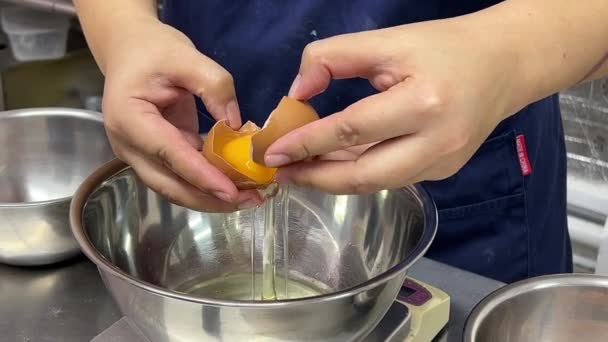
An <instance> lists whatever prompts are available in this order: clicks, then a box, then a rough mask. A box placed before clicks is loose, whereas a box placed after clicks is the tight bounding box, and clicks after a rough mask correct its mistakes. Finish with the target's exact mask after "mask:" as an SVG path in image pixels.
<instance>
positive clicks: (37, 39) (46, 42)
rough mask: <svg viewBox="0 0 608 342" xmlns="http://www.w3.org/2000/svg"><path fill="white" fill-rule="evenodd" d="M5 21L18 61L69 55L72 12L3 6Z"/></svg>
mask: <svg viewBox="0 0 608 342" xmlns="http://www.w3.org/2000/svg"><path fill="white" fill-rule="evenodd" d="M1 21H2V30H3V31H4V32H5V33H6V34H7V36H8V38H9V42H10V45H11V48H12V51H13V55H14V56H15V59H17V60H18V61H22V62H24V61H33V60H44V59H56V58H61V57H63V56H64V55H65V51H66V43H67V35H68V29H69V26H70V18H69V17H68V16H65V15H61V14H56V13H49V12H42V11H37V10H31V9H27V8H22V7H6V8H3V9H2V15H1Z"/></svg>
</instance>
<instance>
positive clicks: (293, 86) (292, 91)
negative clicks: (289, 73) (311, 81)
mask: <svg viewBox="0 0 608 342" xmlns="http://www.w3.org/2000/svg"><path fill="white" fill-rule="evenodd" d="M301 79H302V76H300V74H298V75H297V76H296V78H295V79H294V80H293V83H292V84H291V88H289V94H288V95H287V96H289V97H294V94H295V93H296V92H297V91H298V87H300V81H301Z"/></svg>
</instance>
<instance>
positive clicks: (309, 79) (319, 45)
mask: <svg viewBox="0 0 608 342" xmlns="http://www.w3.org/2000/svg"><path fill="white" fill-rule="evenodd" d="M380 34H381V32H377V33H375V34H371V33H369V32H364V33H352V34H344V35H339V36H335V37H331V38H327V39H323V40H318V41H315V42H313V43H310V44H308V45H307V46H306V48H305V49H304V51H303V53H302V61H301V63H300V71H299V73H298V76H297V77H296V79H295V80H294V83H293V84H292V86H291V89H290V91H289V96H291V97H294V98H297V99H300V100H307V99H309V98H311V97H313V96H315V95H317V94H319V93H321V92H323V91H324V90H325V89H327V87H328V86H329V83H330V81H331V80H332V79H343V78H353V77H363V78H367V79H369V80H370V81H371V83H372V84H373V85H374V86H375V87H376V88H378V89H380V90H386V89H388V88H390V87H391V86H392V85H395V84H397V83H399V82H400V81H402V80H403V79H405V75H404V74H403V73H402V72H400V71H397V69H396V68H393V67H391V63H390V61H391V57H390V56H389V55H387V54H383V53H379V51H381V50H383V49H384V48H385V43H386V42H385V41H384V40H383V39H381V35H380ZM362 41H364V42H365V49H362V48H361V42H362Z"/></svg>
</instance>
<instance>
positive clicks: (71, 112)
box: [0, 108, 114, 265]
mask: <svg viewBox="0 0 608 342" xmlns="http://www.w3.org/2000/svg"><path fill="white" fill-rule="evenodd" d="M0 146H1V147H0V262H3V263H8V264H13V265H42V264H50V263H54V262H57V261H61V260H64V259H67V258H69V257H71V256H74V255H76V254H77V253H79V251H80V249H79V247H78V244H77V243H76V240H74V238H73V236H72V233H71V232H70V224H69V220H68V218H69V205H70V199H71V196H72V195H73V193H74V191H76V189H77V188H78V186H79V185H80V183H81V182H82V181H83V180H84V179H85V178H86V177H87V176H88V175H89V174H91V172H93V171H94V170H95V169H96V168H98V167H99V166H100V165H102V164H103V163H105V162H107V161H109V160H111V159H112V158H114V156H113V153H112V149H111V148H110V145H109V143H108V141H107V139H106V135H105V131H104V128H103V122H102V118H101V114H99V113H96V112H89V111H83V110H77V109H63V108H40V109H23V110H13V111H6V112H0Z"/></svg>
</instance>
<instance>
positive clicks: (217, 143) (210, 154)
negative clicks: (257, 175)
mask: <svg viewBox="0 0 608 342" xmlns="http://www.w3.org/2000/svg"><path fill="white" fill-rule="evenodd" d="M259 130H260V128H259V127H258V126H257V125H256V124H254V123H253V122H251V121H247V122H246V123H245V124H244V125H243V126H241V128H240V129H239V130H238V131H235V130H233V129H232V128H230V126H228V123H227V122H226V120H221V121H218V122H217V123H216V124H215V125H213V127H211V130H209V133H208V134H207V137H206V139H205V140H204V142H203V156H204V157H205V158H207V160H208V161H209V162H210V163H211V164H212V165H214V166H215V167H217V168H218V169H219V170H220V171H222V172H223V173H224V174H225V175H226V176H228V178H230V179H231V180H232V181H233V182H234V184H235V185H236V187H237V188H238V189H241V190H246V189H257V188H260V187H264V186H266V185H267V184H258V183H256V182H255V181H254V180H253V179H251V178H249V177H247V176H245V175H244V174H242V173H240V172H239V171H238V170H236V169H235V168H234V167H232V165H230V164H229V163H228V162H227V161H226V160H224V158H222V157H221V155H222V154H221V153H222V148H223V147H224V145H225V144H226V143H227V142H229V141H231V140H234V139H236V138H238V137H240V136H243V135H251V134H253V133H255V132H258V131H259Z"/></svg>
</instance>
